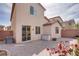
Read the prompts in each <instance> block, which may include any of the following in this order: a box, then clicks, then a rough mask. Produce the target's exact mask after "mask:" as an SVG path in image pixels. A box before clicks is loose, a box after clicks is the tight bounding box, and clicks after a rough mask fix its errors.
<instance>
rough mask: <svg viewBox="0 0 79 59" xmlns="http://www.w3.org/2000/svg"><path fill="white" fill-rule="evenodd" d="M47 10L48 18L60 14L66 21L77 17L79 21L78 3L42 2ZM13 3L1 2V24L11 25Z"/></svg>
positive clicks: (45, 13)
mask: <svg viewBox="0 0 79 59" xmlns="http://www.w3.org/2000/svg"><path fill="white" fill-rule="evenodd" d="M41 4H42V5H43V6H44V8H45V9H46V11H45V12H44V15H45V16H47V17H48V18H52V17H55V16H60V17H61V18H62V19H63V20H64V21H67V20H70V19H75V21H76V22H79V4H78V3H41ZM11 8H12V4H10V3H8V4H4V3H0V25H5V26H8V25H10V16H11Z"/></svg>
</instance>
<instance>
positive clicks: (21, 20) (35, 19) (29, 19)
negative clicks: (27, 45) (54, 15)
mask: <svg viewBox="0 0 79 59" xmlns="http://www.w3.org/2000/svg"><path fill="white" fill-rule="evenodd" d="M30 6H33V7H34V9H35V11H36V14H35V15H30ZM45 22H47V21H46V20H45V19H44V9H43V8H42V7H41V6H40V5H39V4H36V3H34V4H33V3H29V4H22V3H18V4H16V24H15V25H16V30H14V31H15V32H16V33H15V34H14V35H15V36H16V38H15V39H16V43H20V42H22V25H30V26H31V40H38V39H40V38H41V34H42V33H43V26H42V25H43V24H44V23H45ZM35 26H40V27H41V34H35Z"/></svg>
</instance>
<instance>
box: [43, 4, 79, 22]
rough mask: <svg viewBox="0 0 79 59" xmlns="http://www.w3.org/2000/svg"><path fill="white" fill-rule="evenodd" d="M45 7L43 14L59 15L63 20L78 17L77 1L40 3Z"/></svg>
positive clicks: (76, 18) (49, 15) (48, 15)
mask: <svg viewBox="0 0 79 59" xmlns="http://www.w3.org/2000/svg"><path fill="white" fill-rule="evenodd" d="M42 5H43V6H44V7H45V8H46V11H45V16H47V17H49V18H50V17H54V16H61V17H62V18H63V20H64V21H66V20H69V19H73V18H74V19H75V20H76V21H77V20H78V19H79V17H78V15H79V8H78V7H79V4H78V3H50V4H45V3H43V4H42Z"/></svg>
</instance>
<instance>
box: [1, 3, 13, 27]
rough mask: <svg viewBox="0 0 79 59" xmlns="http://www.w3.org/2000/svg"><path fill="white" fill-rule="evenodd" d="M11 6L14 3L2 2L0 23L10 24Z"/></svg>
mask: <svg viewBox="0 0 79 59" xmlns="http://www.w3.org/2000/svg"><path fill="white" fill-rule="evenodd" d="M11 7H12V4H10V3H9V4H5V3H0V25H5V26H9V25H10V15H11Z"/></svg>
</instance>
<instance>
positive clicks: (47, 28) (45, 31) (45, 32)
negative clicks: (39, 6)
mask: <svg viewBox="0 0 79 59" xmlns="http://www.w3.org/2000/svg"><path fill="white" fill-rule="evenodd" d="M43 34H51V26H50V25H48V26H44V27H43Z"/></svg>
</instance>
